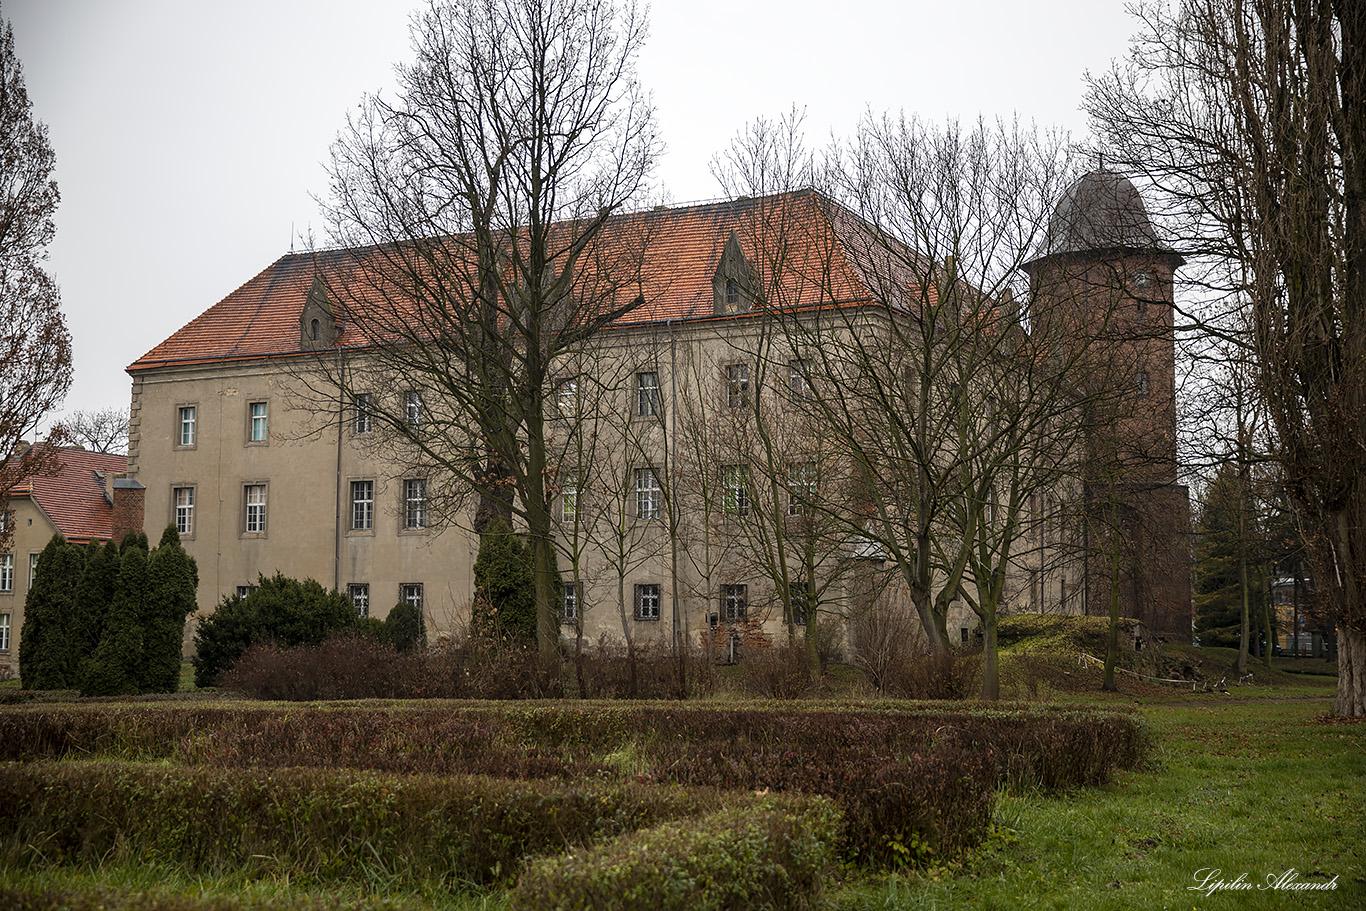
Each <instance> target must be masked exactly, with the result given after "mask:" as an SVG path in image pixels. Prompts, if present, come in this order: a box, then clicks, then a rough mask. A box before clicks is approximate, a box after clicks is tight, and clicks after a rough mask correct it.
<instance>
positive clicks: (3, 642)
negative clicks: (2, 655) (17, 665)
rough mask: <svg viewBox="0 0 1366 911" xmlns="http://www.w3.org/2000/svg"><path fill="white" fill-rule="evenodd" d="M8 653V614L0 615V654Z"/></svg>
mask: <svg viewBox="0 0 1366 911" xmlns="http://www.w3.org/2000/svg"><path fill="white" fill-rule="evenodd" d="M7 651H9V614H0V652H7Z"/></svg>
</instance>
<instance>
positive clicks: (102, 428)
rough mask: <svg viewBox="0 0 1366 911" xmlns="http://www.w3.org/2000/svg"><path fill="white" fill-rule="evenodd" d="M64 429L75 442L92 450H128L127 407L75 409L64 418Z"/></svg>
mask: <svg viewBox="0 0 1366 911" xmlns="http://www.w3.org/2000/svg"><path fill="white" fill-rule="evenodd" d="M62 429H63V430H65V431H66V434H67V436H68V437H70V438H71V441H72V442H73V443H75V444H77V445H78V446H84V447H85V448H86V449H89V450H91V451H92V452H118V453H123V452H127V451H128V409H127V408H101V409H100V410H99V411H73V412H72V413H71V414H70V415H68V416H67V417H65V418H63V419H62Z"/></svg>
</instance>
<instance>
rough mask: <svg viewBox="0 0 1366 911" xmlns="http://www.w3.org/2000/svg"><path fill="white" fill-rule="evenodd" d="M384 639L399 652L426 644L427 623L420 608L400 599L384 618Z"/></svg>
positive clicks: (408, 650)
mask: <svg viewBox="0 0 1366 911" xmlns="http://www.w3.org/2000/svg"><path fill="white" fill-rule="evenodd" d="M384 641H385V642H387V643H388V644H389V645H392V646H393V647H394V648H396V649H398V650H399V651H400V652H411V651H412V650H413V649H415V648H417V647H418V646H420V645H426V644H427V624H426V623H425V622H424V621H423V619H422V609H421V608H419V607H418V606H417V605H415V604H410V603H408V602H407V601H400V602H398V603H397V604H395V605H394V606H393V608H391V609H390V611H389V616H387V617H385V618H384Z"/></svg>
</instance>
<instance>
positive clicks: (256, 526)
mask: <svg viewBox="0 0 1366 911" xmlns="http://www.w3.org/2000/svg"><path fill="white" fill-rule="evenodd" d="M242 491H243V496H244V499H245V502H246V512H245V514H244V518H243V523H242V530H243V531H245V532H246V533H247V534H249V535H259V534H265V531H266V485H264V484H247V485H246V486H245V487H243V488H242Z"/></svg>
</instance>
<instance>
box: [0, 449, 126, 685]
mask: <svg viewBox="0 0 1366 911" xmlns="http://www.w3.org/2000/svg"><path fill="white" fill-rule="evenodd" d="M20 454H22V453H18V454H16V455H20ZM54 455H55V469H54V470H53V471H51V472H50V473H47V474H41V475H38V476H36V477H32V478H29V479H28V480H27V481H25V482H23V483H22V484H19V485H17V486H15V487H14V488H12V489H11V490H10V492H9V511H8V512H7V513H6V514H5V517H6V520H7V521H8V522H9V523H10V524H11V525H12V528H13V534H12V536H11V538H10V543H9V548H8V550H7V551H6V552H5V553H0V679H5V678H10V677H14V676H17V675H18V674H19V635H20V631H21V630H22V629H23V626H24V599H25V598H27V597H28V590H29V587H30V586H31V585H32V584H33V576H34V573H35V571H36V570H37V567H38V555H39V554H41V553H42V552H43V548H44V547H46V546H47V544H48V542H49V541H51V540H52V536H53V535H57V534H60V535H61V536H62V537H64V538H66V539H67V540H68V541H71V542H72V543H75V544H88V543H90V542H91V541H116V540H118V539H120V538H122V537H123V536H124V535H125V534H127V533H128V532H130V531H133V532H136V531H141V530H142V522H143V488H142V484H141V483H139V482H138V481H136V480H133V479H131V478H129V477H127V471H128V457H127V456H124V455H117V454H112V453H104V452H89V451H87V450H85V449H80V448H77V447H59V448H57V449H56V451H55V453H54Z"/></svg>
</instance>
